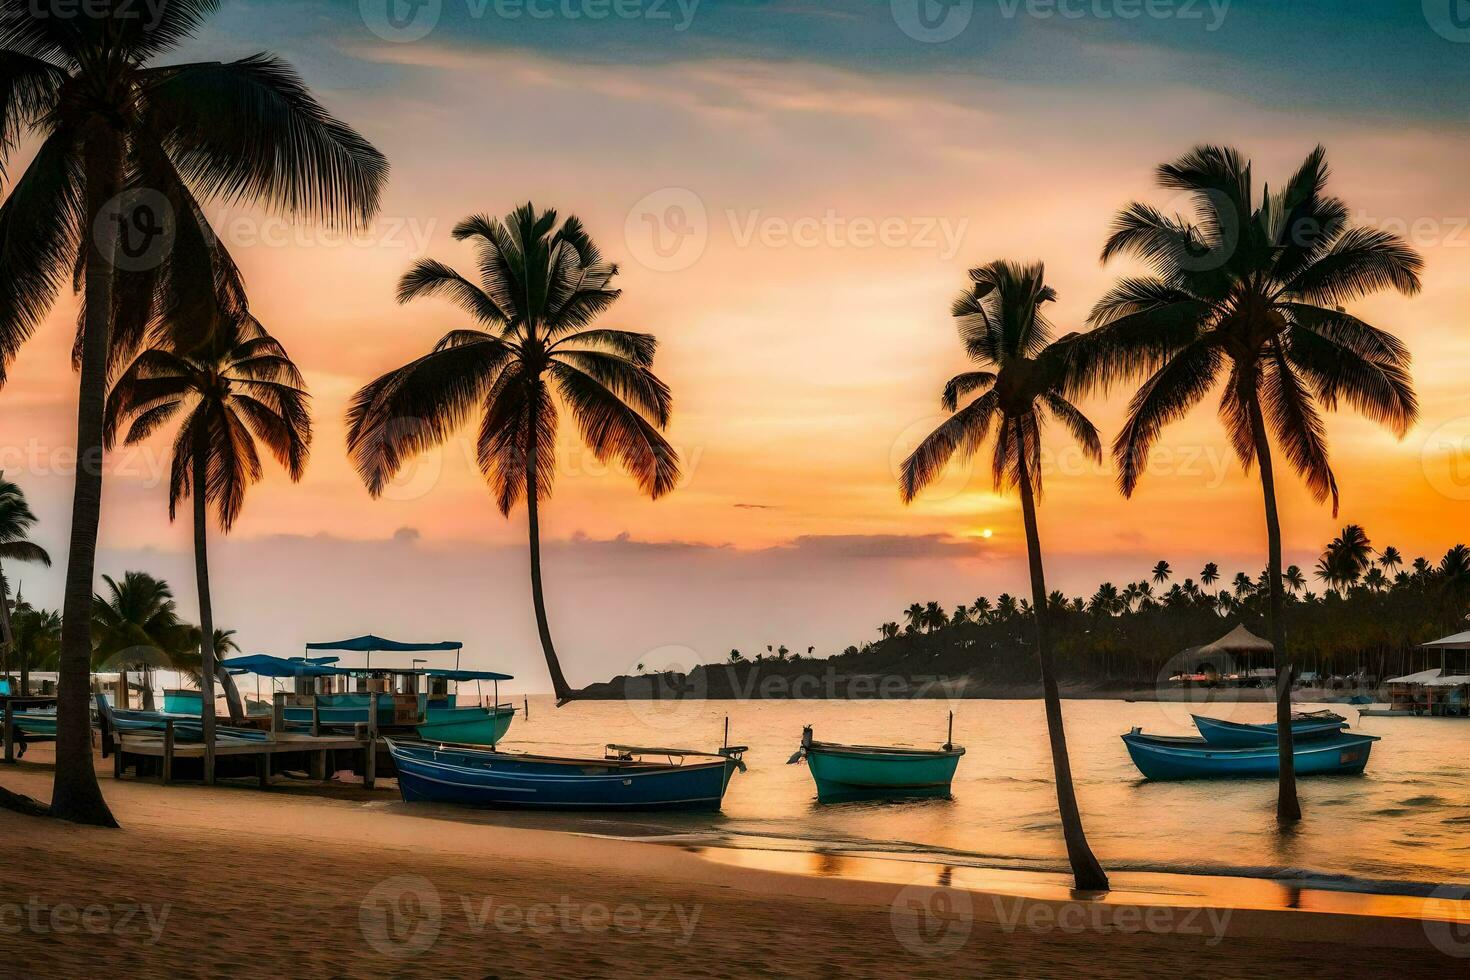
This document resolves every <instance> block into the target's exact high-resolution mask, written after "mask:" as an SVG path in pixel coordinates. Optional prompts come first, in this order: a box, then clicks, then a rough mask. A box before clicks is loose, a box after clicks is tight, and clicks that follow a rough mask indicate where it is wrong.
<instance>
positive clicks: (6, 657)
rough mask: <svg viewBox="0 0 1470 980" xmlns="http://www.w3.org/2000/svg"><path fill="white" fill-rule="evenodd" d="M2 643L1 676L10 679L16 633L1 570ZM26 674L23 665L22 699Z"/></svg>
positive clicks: (24, 693)
mask: <svg viewBox="0 0 1470 980" xmlns="http://www.w3.org/2000/svg"><path fill="white" fill-rule="evenodd" d="M0 643H3V644H4V646H3V647H0V676H3V677H9V676H10V653H11V651H12V650H14V649H15V631H14V630H13V629H11V628H10V589H9V587H8V586H7V585H6V582H5V572H4V570H0ZM26 673H27V671H26V669H25V666H24V665H23V664H22V665H21V685H20V696H21V697H25V695H26V686H25V681H27V680H29V679H30V678H29V677H26Z"/></svg>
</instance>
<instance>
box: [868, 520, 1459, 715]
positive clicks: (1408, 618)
mask: <svg viewBox="0 0 1470 980" xmlns="http://www.w3.org/2000/svg"><path fill="white" fill-rule="evenodd" d="M1367 540H1368V539H1367V537H1366V535H1365V534H1364V532H1363V529H1362V528H1361V527H1359V526H1358V525H1349V526H1348V527H1346V528H1344V529H1343V533H1342V534H1341V535H1339V536H1338V537H1336V538H1334V539H1333V540H1332V541H1331V542H1330V543H1329V544H1328V545H1327V546H1326V547H1325V548H1324V549H1323V551H1322V557H1321V559H1320V560H1319V561H1318V563H1317V569H1318V571H1317V573H1316V576H1315V577H1316V578H1318V579H1319V580H1320V581H1321V582H1322V586H1323V588H1322V591H1320V592H1318V591H1313V590H1310V589H1307V584H1308V579H1307V576H1306V575H1305V573H1303V571H1302V569H1301V568H1299V567H1298V566H1296V565H1291V566H1289V567H1288V568H1287V569H1286V571H1285V572H1284V573H1283V576H1282V577H1283V579H1284V581H1285V586H1286V592H1287V599H1286V605H1285V609H1286V617H1287V625H1288V631H1289V633H1290V635H1291V643H1292V648H1293V650H1295V651H1298V652H1299V654H1300V655H1299V657H1298V661H1299V663H1301V664H1302V665H1303V666H1305V665H1307V664H1312V665H1315V666H1316V667H1317V672H1318V673H1322V674H1335V675H1340V676H1347V675H1352V674H1356V673H1358V672H1360V671H1363V672H1366V673H1368V674H1370V675H1372V676H1376V677H1378V678H1379V679H1380V680H1382V679H1383V678H1384V677H1385V676H1388V675H1389V674H1392V673H1395V672H1400V671H1406V670H1408V669H1409V668H1410V667H1412V666H1413V664H1414V662H1415V654H1416V650H1417V647H1418V646H1419V644H1421V643H1423V642H1425V641H1427V640H1431V639H1434V638H1437V637H1439V636H1442V635H1444V634H1445V633H1449V632H1455V631H1457V630H1458V629H1460V628H1462V627H1463V626H1464V616H1465V609H1466V606H1467V604H1470V547H1467V546H1466V545H1463V544H1457V545H1455V546H1454V547H1452V548H1450V549H1449V550H1448V551H1446V552H1445V554H1444V555H1443V556H1442V557H1441V558H1440V559H1439V560H1438V561H1432V560H1430V559H1428V558H1422V557H1421V558H1416V559H1414V561H1413V562H1412V563H1410V564H1409V565H1408V566H1407V567H1405V565H1404V561H1403V557H1402V555H1401V553H1400V552H1399V550H1398V549H1397V548H1395V547H1393V546H1391V545H1390V546H1388V547H1385V548H1383V549H1382V550H1381V551H1378V550H1373V549H1372V548H1371V546H1370V548H1369V550H1367V551H1366V552H1365V551H1362V550H1360V545H1361V544H1362V543H1365V542H1367ZM1161 564H1163V563H1161ZM1152 575H1153V571H1152V570H1151V571H1150V573H1149V577H1152ZM1218 580H1219V570H1218V565H1216V564H1215V563H1214V562H1210V563H1208V564H1206V565H1205V566H1204V568H1202V569H1201V570H1200V574H1199V578H1198V581H1196V580H1195V578H1193V577H1187V578H1185V579H1183V580H1181V581H1177V582H1173V583H1172V584H1170V585H1169V586H1168V588H1166V589H1154V588H1153V586H1152V584H1151V583H1150V581H1149V578H1148V577H1146V578H1141V579H1139V580H1138V581H1136V582H1129V583H1127V584H1126V585H1124V586H1123V587H1122V588H1121V589H1120V588H1119V587H1118V586H1117V585H1115V584H1113V583H1112V582H1103V583H1102V584H1100V585H1099V586H1098V587H1097V589H1096V590H1095V591H1094V592H1093V593H1092V594H1091V595H1090V596H1081V595H1074V596H1067V595H1065V594H1064V593H1062V592H1060V591H1053V592H1050V593H1048V595H1047V607H1048V610H1049V612H1050V613H1051V615H1052V618H1053V621H1054V622H1057V623H1059V624H1060V626H1059V632H1060V633H1062V634H1063V635H1064V636H1065V637H1066V639H1065V641H1064V642H1063V648H1064V649H1065V654H1063V655H1062V660H1063V665H1064V666H1065V668H1066V672H1067V675H1068V676H1069V677H1071V678H1073V679H1075V680H1077V681H1079V682H1087V683H1093V684H1097V683H1103V684H1107V683H1116V684H1124V685H1129V686H1134V685H1139V684H1152V683H1154V682H1156V681H1157V680H1159V677H1158V670H1159V669H1160V668H1162V667H1164V665H1165V664H1166V663H1167V661H1168V659H1169V658H1170V657H1172V656H1173V655H1174V654H1176V653H1179V652H1180V651H1181V650H1183V649H1184V648H1186V647H1189V646H1196V645H1199V644H1201V643H1206V642H1209V641H1210V640H1213V639H1216V638H1217V635H1218V634H1220V633H1223V632H1225V631H1226V629H1227V627H1228V624H1229V622H1230V621H1239V622H1243V623H1246V624H1247V625H1248V626H1257V625H1258V624H1259V623H1260V622H1262V621H1263V620H1264V617H1265V614H1266V611H1267V604H1268V602H1269V591H1268V588H1267V586H1266V584H1265V583H1266V573H1265V572H1264V571H1262V572H1261V573H1260V574H1259V575H1257V576H1254V577H1253V576H1251V575H1248V574H1247V573H1245V572H1237V573H1236V575H1235V577H1234V580H1233V586H1232V588H1230V589H1221V590H1219V591H1214V590H1212V589H1210V588H1209V586H1210V585H1212V584H1214V583H1215V582H1217V581H1218ZM1033 612H1034V610H1033V607H1032V604H1031V602H1030V601H1029V600H1027V599H1025V598H1019V599H1018V598H1017V597H1015V596H1013V595H1010V594H1009V593H1002V594H1001V595H999V596H997V597H996V598H995V599H993V600H992V599H990V598H988V597H986V596H979V597H977V598H976V599H975V601H974V602H972V603H969V604H963V605H958V606H956V607H955V608H954V609H953V610H951V611H949V612H946V611H945V610H944V608H943V607H942V605H941V604H940V603H939V602H934V601H930V602H926V603H913V604H912V605H910V606H909V607H908V608H907V609H906V610H904V615H903V617H902V619H901V620H892V621H889V622H886V623H882V624H880V625H879V626H878V628H877V632H878V636H879V639H878V640H877V641H874V642H871V643H864V644H862V645H852V646H849V647H847V649H846V650H844V651H843V655H844V656H847V657H875V658H876V657H883V658H885V659H886V658H888V657H890V656H892V655H894V654H895V653H897V654H899V655H908V654H917V655H921V656H924V657H926V658H933V657H936V656H941V655H944V656H951V655H953V656H960V657H963V656H966V655H967V654H966V651H971V653H970V654H968V655H970V656H972V657H973V659H974V660H975V661H976V664H977V665H978V664H985V663H987V662H988V661H989V660H990V659H991V657H992V656H993V655H994V654H995V653H997V652H1000V653H1002V654H1005V652H1006V651H1007V650H1009V651H1010V652H1012V653H1014V652H1018V651H1017V650H1016V646H1017V644H1016V643H1015V642H1013V640H1012V638H1013V637H1015V636H1019V635H1020V634H1017V633H1015V632H1014V631H1015V630H1016V629H1018V628H1020V627H1022V626H1024V625H1025V624H1027V623H1029V622H1030V621H1031V619H1032V618H1033ZM992 628H993V629H992ZM1007 657H1008V655H1003V656H1001V657H1000V659H999V661H998V664H999V665H1000V666H1001V668H1002V669H1001V673H1000V674H999V675H997V677H996V679H1002V678H1003V675H1004V672H1005V670H1004V668H1005V667H1009V670H1010V672H1011V673H1012V674H1013V677H1012V678H1011V679H1014V680H1024V679H1025V678H1024V670H1023V669H1022V667H1021V664H1022V661H1018V660H1011V659H1007Z"/></svg>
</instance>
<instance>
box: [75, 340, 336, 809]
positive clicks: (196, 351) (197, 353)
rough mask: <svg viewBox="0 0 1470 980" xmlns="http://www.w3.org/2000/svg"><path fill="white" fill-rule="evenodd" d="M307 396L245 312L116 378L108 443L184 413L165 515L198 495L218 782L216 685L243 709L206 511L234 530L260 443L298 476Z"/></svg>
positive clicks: (203, 630)
mask: <svg viewBox="0 0 1470 980" xmlns="http://www.w3.org/2000/svg"><path fill="white" fill-rule="evenodd" d="M308 398H309V396H308V395H307V393H306V383H305V381H303V380H302V377H301V372H300V371H298V370H297V369H296V365H295V364H294V363H292V361H291V359H290V357H289V356H288V355H287V354H286V349H285V348H284V347H282V346H281V344H280V342H279V341H277V340H276V339H275V338H274V337H272V336H270V335H269V334H268V333H266V331H265V329H264V328H263V327H262V326H261V325H260V323H259V322H258V321H257V320H255V318H254V317H252V316H250V315H249V314H244V315H242V316H240V317H239V318H237V319H236V320H235V321H234V322H233V323H231V324H229V325H228V326H222V327H221V328H220V329H219V330H217V331H216V332H215V333H214V334H213V335H212V336H211V337H210V338H209V339H208V340H207V341H206V342H205V343H204V344H202V345H200V346H198V347H195V348H193V349H189V350H181V349H179V348H176V347H174V346H172V345H171V344H169V343H168V342H167V337H164V338H160V343H159V344H157V345H156V346H150V347H148V348H147V349H146V350H144V351H142V352H141V353H140V354H139V355H138V357H137V359H136V360H134V361H133V362H132V363H131V364H130V365H128V367H127V368H126V369H125V370H124V371H123V372H122V374H121V375H119V376H118V378H117V380H116V381H115V382H114V383H113V385H112V391H111V393H110V394H109V395H108V398H107V407H106V412H105V415H104V422H103V432H102V435H103V440H104V442H105V444H106V445H107V446H109V447H111V446H112V445H113V444H114V443H115V442H116V441H117V439H118V434H119V432H120V431H121V430H122V427H123V426H128V428H127V432H126V434H125V435H124V437H123V443H124V444H126V445H134V444H136V443H139V442H142V441H143V440H145V439H147V438H148V437H149V436H150V435H152V434H153V433H154V432H156V431H157V430H158V428H159V427H160V426H163V425H166V424H167V423H168V422H169V421H170V420H172V419H174V418H175V417H176V416H182V421H181V422H180V424H179V429H178V433H177V435H176V436H175V438H174V443H173V465H172V468H171V470H170V473H169V485H168V516H169V520H173V519H174V518H175V517H176V516H177V514H178V505H179V502H180V501H182V500H185V499H192V502H193V523H194V571H195V577H196V580H197V583H198V589H199V626H200V630H199V636H200V643H199V655H200V674H199V678H200V690H201V692H202V693H203V703H204V707H203V718H202V724H203V727H204V733H205V734H204V746H205V759H204V778H205V781H206V782H212V781H213V777H214V765H213V763H214V759H213V752H212V748H213V733H214V725H215V717H214V714H215V712H214V681H215V679H216V677H217V676H220V677H222V678H223V679H224V688H225V691H226V692H227V694H228V695H229V697H228V703H229V708H230V718H231V720H232V721H234V722H236V723H239V721H240V719H241V718H243V717H244V714H245V709H244V705H243V704H242V703H241V701H240V695H239V692H238V691H237V690H235V686H234V684H233V682H231V681H230V679H229V674H228V672H227V671H223V670H220V668H219V665H218V663H217V660H216V651H215V649H214V642H213V639H214V606H213V603H212V601H211V598H210V590H209V547H208V534H207V532H208V524H209V514H208V512H209V508H210V506H211V505H212V506H213V508H214V516H215V520H216V521H217V522H218V524H219V528H220V531H221V532H222V533H225V534H228V533H229V532H230V528H231V527H233V526H234V523H235V520H236V519H237V518H238V517H239V516H240V510H241V508H242V507H243V506H244V504H245V493H246V491H247V490H248V489H249V487H250V485H251V484H252V483H255V482H256V481H258V480H259V479H260V478H261V476H262V469H261V465H260V455H259V453H258V451H257V449H256V443H257V442H259V443H260V444H261V445H263V446H264V447H265V448H266V449H267V450H268V451H269V452H270V453H271V455H273V456H275V458H276V459H277V461H279V462H280V464H281V465H282V466H283V467H285V469H286V473H287V475H288V476H290V478H291V479H292V480H293V481H295V480H300V479H301V475H302V473H303V472H304V471H305V468H306V459H307V455H308V453H309V451H310V446H311V417H310V415H309V413H308V411H307V402H308Z"/></svg>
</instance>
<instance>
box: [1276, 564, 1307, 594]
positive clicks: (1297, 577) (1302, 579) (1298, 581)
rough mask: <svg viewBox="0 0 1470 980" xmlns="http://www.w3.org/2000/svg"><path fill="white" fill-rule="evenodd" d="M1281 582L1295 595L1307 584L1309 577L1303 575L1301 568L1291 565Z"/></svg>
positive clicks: (1283, 574)
mask: <svg viewBox="0 0 1470 980" xmlns="http://www.w3.org/2000/svg"><path fill="white" fill-rule="evenodd" d="M1281 580H1282V582H1284V583H1285V585H1286V587H1287V588H1288V589H1290V590H1291V591H1292V592H1293V593H1296V592H1300V591H1301V590H1302V589H1303V588H1304V587H1305V586H1306V584H1307V577H1306V576H1305V575H1303V574H1302V570H1301V567H1300V566H1297V565H1290V566H1288V567H1287V569H1286V571H1284V572H1282V573H1281Z"/></svg>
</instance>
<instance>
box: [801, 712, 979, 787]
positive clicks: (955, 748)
mask: <svg viewBox="0 0 1470 980" xmlns="http://www.w3.org/2000/svg"><path fill="white" fill-rule="evenodd" d="M953 728H954V716H953V715H951V716H950V731H951V735H952V734H953ZM964 754H965V749H964V747H963V746H959V745H954V744H953V743H952V740H947V741H946V742H945V744H944V745H942V746H940V747H939V748H937V749H921V748H915V747H910V746H897V745H842V744H839V743H836V742H818V741H815V740H814V739H813V738H812V726H810V725H807V726H806V727H805V728H803V729H802V732H801V747H800V748H798V749H797V750H796V754H795V755H793V756H792V757H791V758H790V759H789V760H787V761H788V763H789V764H793V765H794V764H796V763H798V762H801V761H802V760H803V759H805V760H806V764H807V768H808V769H810V770H811V773H812V781H813V782H815V783H816V785H817V802H818V803H839V802H845V801H855V800H872V799H894V798H904V797H910V798H912V797H934V796H948V795H949V793H950V784H951V783H952V782H953V781H954V774H955V770H956V769H957V768H958V767H959V764H960V756H962V755H964Z"/></svg>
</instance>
